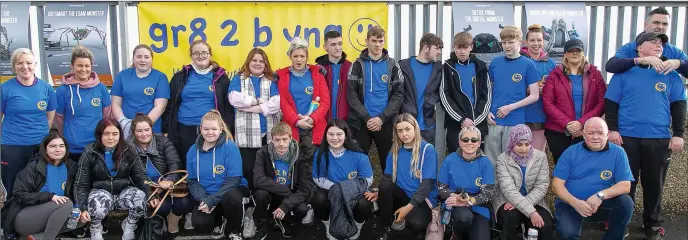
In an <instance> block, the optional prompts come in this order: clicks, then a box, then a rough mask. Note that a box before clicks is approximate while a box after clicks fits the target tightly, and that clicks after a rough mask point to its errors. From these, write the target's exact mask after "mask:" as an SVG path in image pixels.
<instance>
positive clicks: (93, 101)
mask: <svg viewBox="0 0 688 240" xmlns="http://www.w3.org/2000/svg"><path fill="white" fill-rule="evenodd" d="M91 105H93V106H94V107H97V106H100V98H93V99H91Z"/></svg>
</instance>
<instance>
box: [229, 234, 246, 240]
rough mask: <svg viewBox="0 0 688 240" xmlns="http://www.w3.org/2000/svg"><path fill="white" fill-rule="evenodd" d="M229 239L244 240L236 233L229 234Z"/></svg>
mask: <svg viewBox="0 0 688 240" xmlns="http://www.w3.org/2000/svg"><path fill="white" fill-rule="evenodd" d="M227 238H229V240H243V238H241V236H239V234H236V233H232V234H229V235H228V236H227Z"/></svg>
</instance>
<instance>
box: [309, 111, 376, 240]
mask: <svg viewBox="0 0 688 240" xmlns="http://www.w3.org/2000/svg"><path fill="white" fill-rule="evenodd" d="M325 138H326V139H327V141H323V142H322V144H321V145H320V148H319V149H318V150H317V152H316V153H315V158H314V159H313V181H314V182H315V184H316V185H317V186H318V187H317V188H315V190H314V193H313V198H312V199H311V205H312V206H313V210H315V216H317V217H318V218H320V219H321V220H322V221H323V223H324V224H325V234H326V235H327V238H328V239H335V237H336V238H337V239H347V238H348V239H358V236H359V234H360V233H361V227H362V226H363V223H364V222H365V221H366V220H368V218H370V216H372V214H373V203H372V202H371V201H372V200H375V199H374V198H376V196H375V195H374V193H371V192H368V191H367V189H368V188H369V187H370V185H371V184H372V183H373V169H372V167H371V166H370V159H369V158H368V156H367V155H366V154H365V153H363V149H361V148H360V147H359V146H358V145H357V144H356V143H355V142H354V139H353V135H352V134H351V131H350V130H349V126H348V125H347V124H346V122H344V120H341V119H333V120H330V121H329V122H328V123H327V127H326V128H325ZM342 189H346V190H348V191H349V192H350V193H352V194H346V195H345V196H342V195H343V194H342ZM342 197H343V198H342ZM344 199H346V200H344ZM332 209H337V210H338V211H331V210H332ZM347 209H348V210H347ZM339 210H341V211H339ZM348 213H353V216H349V214H348ZM342 218H347V219H346V220H349V221H343V219H342ZM351 220H353V221H351ZM347 224H348V226H347ZM351 225H355V227H356V228H357V231H356V232H355V233H353V234H351V235H349V234H346V235H348V237H341V236H337V235H338V234H334V235H335V236H334V237H333V236H331V234H330V233H331V231H330V230H335V231H341V230H342V229H345V227H350V228H348V229H353V227H351ZM330 226H332V227H330Z"/></svg>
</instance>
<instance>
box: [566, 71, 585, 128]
mask: <svg viewBox="0 0 688 240" xmlns="http://www.w3.org/2000/svg"><path fill="white" fill-rule="evenodd" d="M569 78H570V79H571V95H572V96H573V108H574V109H575V112H576V119H580V117H581V115H582V113H583V75H576V74H569Z"/></svg>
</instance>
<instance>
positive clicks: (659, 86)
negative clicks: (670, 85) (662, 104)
mask: <svg viewBox="0 0 688 240" xmlns="http://www.w3.org/2000/svg"><path fill="white" fill-rule="evenodd" d="M666 89H667V86H666V84H664V83H663V82H658V83H657V84H655V90H657V91H658V92H664V91H666Z"/></svg>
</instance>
